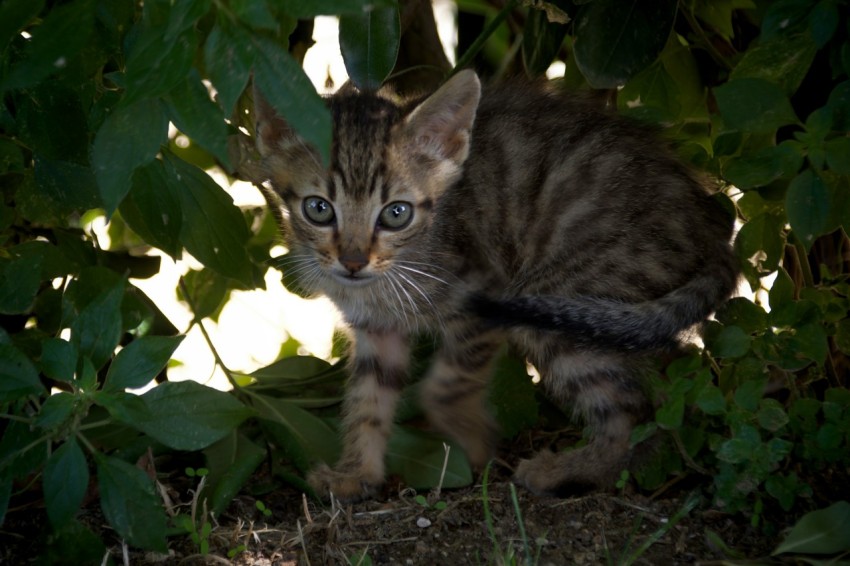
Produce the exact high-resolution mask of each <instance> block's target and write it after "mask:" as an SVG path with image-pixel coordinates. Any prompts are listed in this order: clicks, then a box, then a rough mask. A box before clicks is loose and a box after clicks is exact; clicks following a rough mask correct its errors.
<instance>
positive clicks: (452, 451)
mask: <svg viewBox="0 0 850 566" xmlns="http://www.w3.org/2000/svg"><path fill="white" fill-rule="evenodd" d="M447 446H448V450H449V453H448V460H446V447H447ZM444 463H445V464H446V466H445V474H443V464H444ZM387 472H388V473H390V474H398V475H400V476H401V477H402V478H404V483H405V484H407V485H409V486H411V487H414V488H417V489H430V488H433V487H437V486H438V485H440V486H441V487H444V488H457V487H465V486H468V485H469V484H471V483H472V469H471V468H470V467H469V462H468V461H467V459H466V456H464V454H463V451H462V450H461V449H460V448H458V447H457V446H455V445H450V444H449V443H447V442H446V441H445V440H443V439H442V438H440V437H437V436H434V435H430V434H426V433H424V432H421V431H417V430H413V429H408V428H404V427H396V428H395V429H393V434H392V436H391V437H390V441H389V445H388V446H387ZM441 479H442V483H441Z"/></svg>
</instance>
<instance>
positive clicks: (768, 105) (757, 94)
mask: <svg viewBox="0 0 850 566" xmlns="http://www.w3.org/2000/svg"><path fill="white" fill-rule="evenodd" d="M714 96H715V97H716V98H717V107H718V108H719V109H720V115H721V116H723V122H724V124H725V125H726V127H727V128H728V129H732V130H742V131H744V132H753V133H759V134H766V133H771V132H774V131H775V130H776V129H777V128H779V127H780V126H785V125H787V124H793V123H795V122H797V121H798V120H797V116H796V115H795V114H794V109H793V108H791V102H790V101H789V100H788V97H787V96H786V95H785V93H784V92H782V89H780V88H779V86H778V85H776V84H775V83H772V82H768V81H766V80H764V79H753V78H745V79H735V80H730V81H729V82H727V83H725V84H723V85H721V86H719V87H717V88H716V89H714Z"/></svg>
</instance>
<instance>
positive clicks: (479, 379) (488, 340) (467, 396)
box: [422, 320, 504, 469]
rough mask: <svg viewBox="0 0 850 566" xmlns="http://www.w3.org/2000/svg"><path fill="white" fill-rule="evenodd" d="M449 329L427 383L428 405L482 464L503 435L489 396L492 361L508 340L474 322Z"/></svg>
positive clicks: (434, 418) (438, 424)
mask: <svg viewBox="0 0 850 566" xmlns="http://www.w3.org/2000/svg"><path fill="white" fill-rule="evenodd" d="M448 330H449V332H448V334H447V335H446V336H444V340H443V344H442V346H441V348H440V350H439V352H438V353H437V355H436V357H435V359H434V361H433V363H432V366H431V368H430V370H429V371H428V374H427V376H426V377H425V380H424V382H423V384H422V405H423V407H424V409H425V413H426V414H427V416H428V420H429V421H430V422H431V424H432V425H433V426H434V427H435V428H436V429H437V430H439V431H440V432H441V433H443V434H445V435H446V436H448V437H449V438H451V439H452V440H453V441H455V442H456V443H457V444H459V445H460V447H461V448H462V449H463V450H464V452H465V453H466V456H467V458H468V459H469V462H470V464H472V466H473V468H475V469H482V468H484V466H485V465H486V464H487V462H488V461H489V460H490V458H492V457H493V455H494V452H495V446H496V441H497V440H498V434H497V427H496V424H495V421H494V420H493V418H492V416H491V415H490V414H489V412H488V411H487V407H486V399H487V383H488V381H489V378H490V374H491V370H492V361H493V358H494V356H495V355H496V353H497V352H498V350H499V348H500V347H501V345H502V344H503V343H504V339H503V337H502V335H501V333H500V332H498V331H492V330H483V329H480V328H478V326H477V323H476V322H474V321H467V320H463V321H460V322H456V323H455V324H453V325H451V326H449V328H448Z"/></svg>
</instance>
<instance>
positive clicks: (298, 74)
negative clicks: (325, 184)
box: [251, 36, 331, 163]
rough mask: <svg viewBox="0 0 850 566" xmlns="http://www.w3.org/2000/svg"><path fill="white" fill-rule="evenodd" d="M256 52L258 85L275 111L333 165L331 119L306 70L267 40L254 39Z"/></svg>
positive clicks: (255, 70)
mask: <svg viewBox="0 0 850 566" xmlns="http://www.w3.org/2000/svg"><path fill="white" fill-rule="evenodd" d="M251 41H252V42H253V44H254V46H255V49H256V54H257V55H256V60H255V66H254V82H255V84H256V85H257V86H258V87H259V89H260V92H261V93H262V94H263V96H264V97H265V99H266V100H268V102H269V104H271V105H272V108H274V109H275V111H276V112H277V113H278V114H279V115H280V116H282V117H283V118H285V119H286V121H287V122H288V123H289V124H291V125H292V127H293V128H294V129H295V131H296V133H298V135H300V136H301V137H302V138H304V140H306V141H307V142H308V143H310V144H312V145H313V146H314V147H315V148H316V150H317V151H318V152H319V155H320V156H321V158H322V161H323V162H324V163H328V162H330V148H331V118H330V113H329V112H328V109H327V108H326V107H325V103H324V101H323V100H322V98H321V97H320V96H319V95H318V94H316V90H315V89H314V88H313V84H312V83H311V82H310V79H309V78H307V75H306V74H305V73H304V69H302V68H301V66H300V65H299V64H298V63H297V62H296V61H295V59H293V58H292V56H291V55H289V53H287V52H286V51H285V50H283V49H281V48H280V47H279V46H278V45H276V44H275V43H274V42H272V41H270V40H267V39H265V38H263V37H259V36H253V37H252V38H251Z"/></svg>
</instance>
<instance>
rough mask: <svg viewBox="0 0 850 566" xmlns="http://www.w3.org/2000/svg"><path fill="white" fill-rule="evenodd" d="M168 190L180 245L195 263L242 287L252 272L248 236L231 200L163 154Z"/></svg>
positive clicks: (194, 170) (204, 176) (203, 175)
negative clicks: (178, 215)
mask: <svg viewBox="0 0 850 566" xmlns="http://www.w3.org/2000/svg"><path fill="white" fill-rule="evenodd" d="M165 165H166V167H165V169H166V175H167V180H168V187H169V189H170V190H172V191H174V192H175V193H176V194H177V196H178V198H179V199H180V207H181V209H182V212H183V220H182V225H181V230H180V241H181V242H182V243H183V246H184V247H185V248H186V250H187V251H188V252H189V253H190V254H192V255H193V256H194V257H195V259H197V260H198V261H200V262H201V263H203V264H204V265H206V266H207V267H209V268H210V269H213V270H215V271H217V272H218V273H220V274H221V275H224V276H225V277H230V278H232V279H236V280H238V281H239V282H241V283H243V284H244V285H246V286H249V287H252V286H253V270H252V267H251V261H250V258H249V257H248V253H247V251H246V249H245V245H246V244H247V242H248V239H249V238H250V237H251V232H250V230H248V226H247V224H245V218H244V217H243V216H242V213H241V212H240V211H239V209H238V208H236V207H235V206H234V205H233V199H232V198H231V197H230V195H228V194H227V193H226V192H225V191H224V189H222V188H221V187H220V186H219V185H217V184H216V183H215V181H213V180H212V179H211V178H210V177H209V175H207V174H206V173H204V172H203V171H201V170H200V169H198V168H197V167H195V166H193V165H189V164H188V163H186V162H185V161H183V160H182V159H179V158H177V157H174V156H173V155H171V154H166V161H165Z"/></svg>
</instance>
